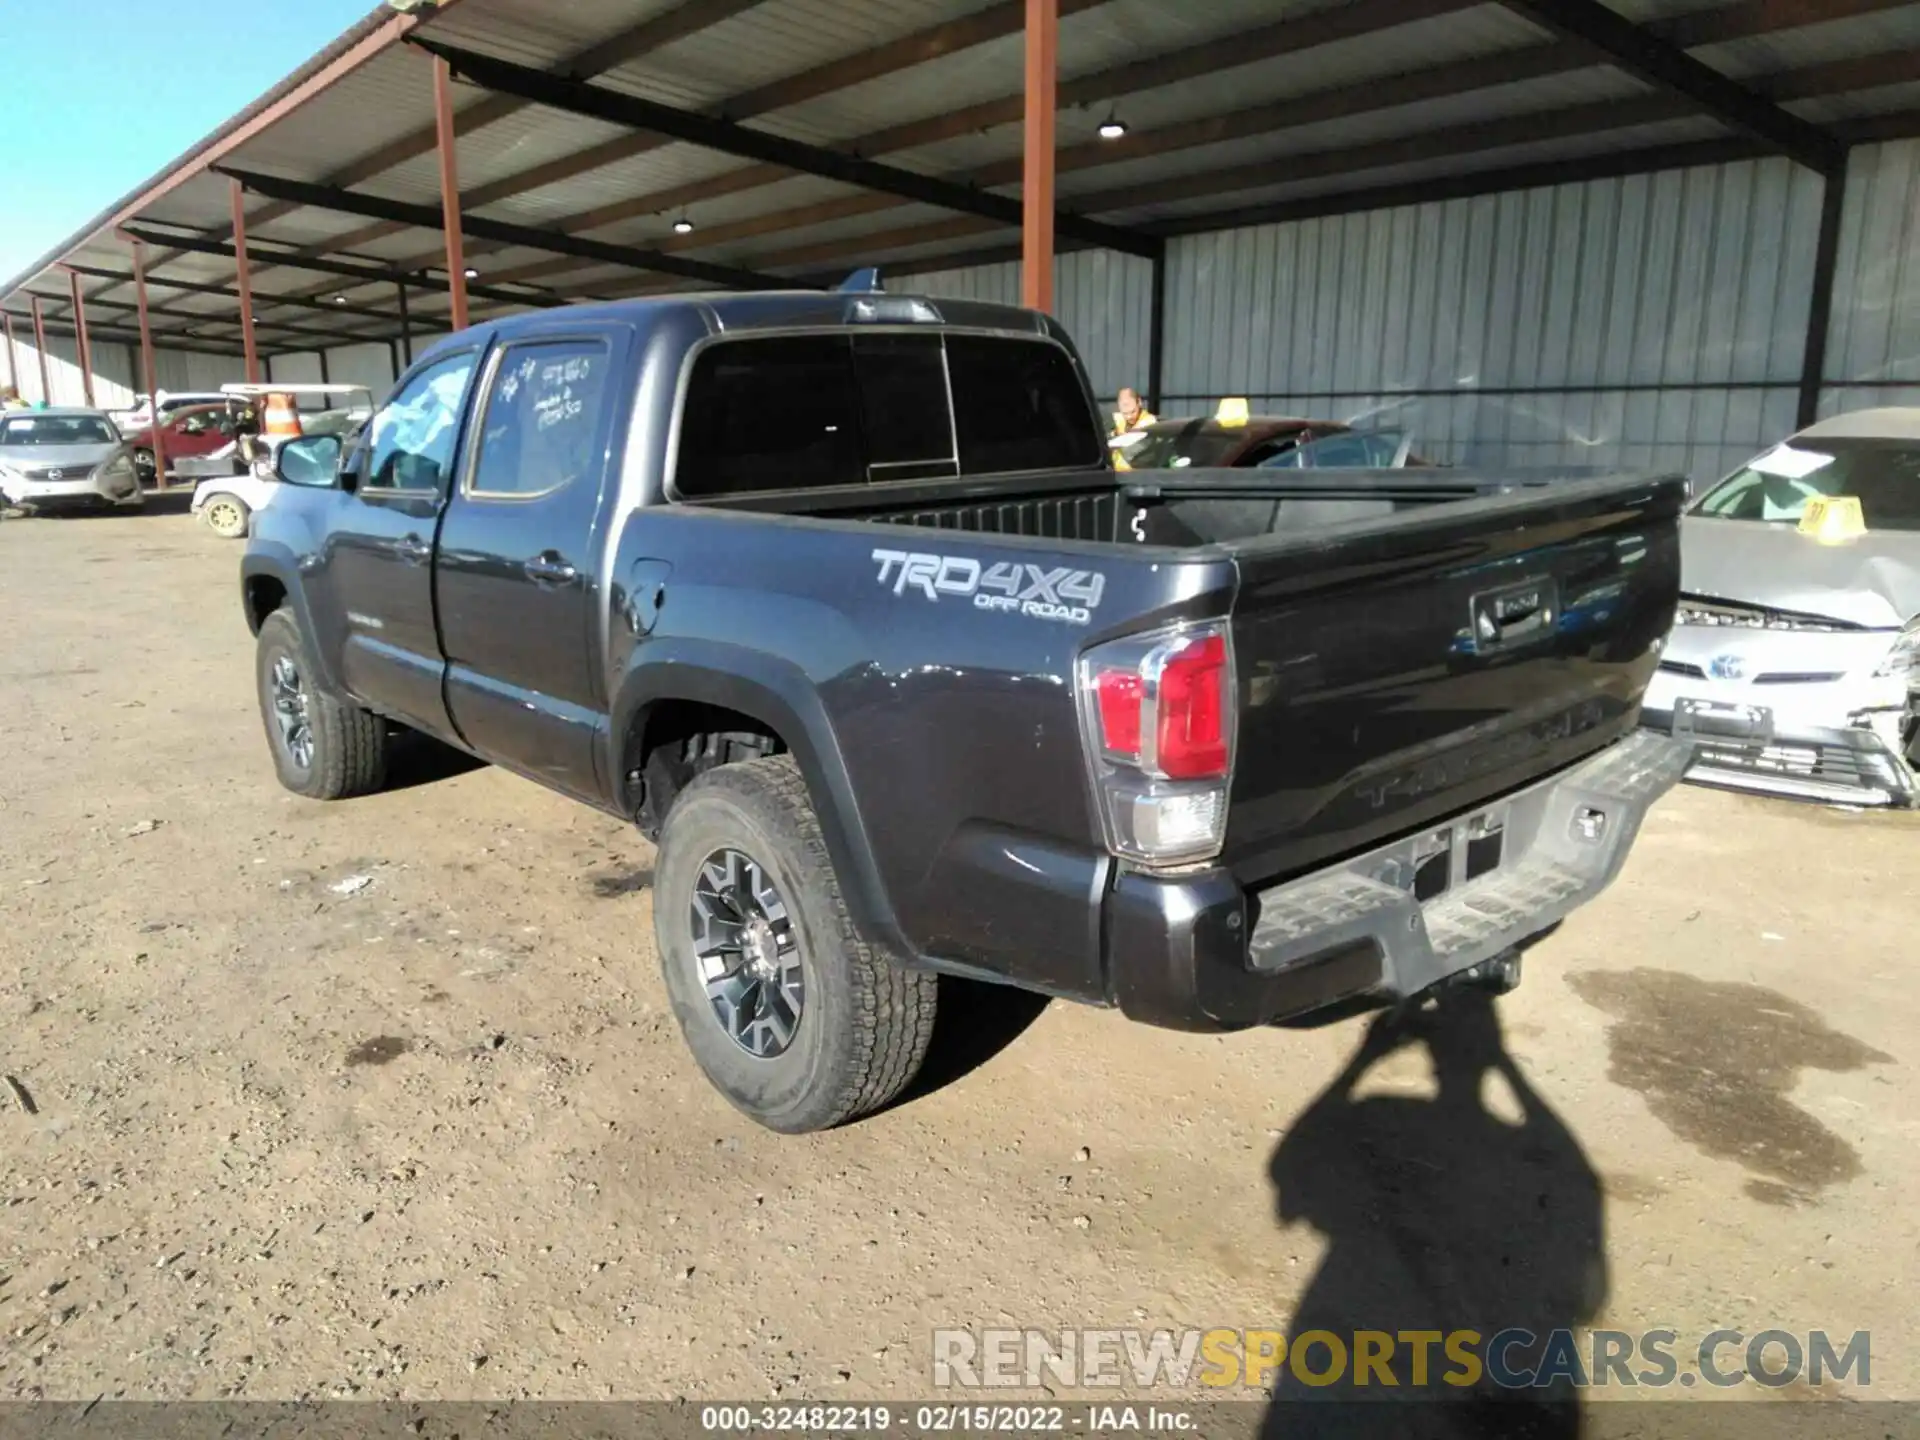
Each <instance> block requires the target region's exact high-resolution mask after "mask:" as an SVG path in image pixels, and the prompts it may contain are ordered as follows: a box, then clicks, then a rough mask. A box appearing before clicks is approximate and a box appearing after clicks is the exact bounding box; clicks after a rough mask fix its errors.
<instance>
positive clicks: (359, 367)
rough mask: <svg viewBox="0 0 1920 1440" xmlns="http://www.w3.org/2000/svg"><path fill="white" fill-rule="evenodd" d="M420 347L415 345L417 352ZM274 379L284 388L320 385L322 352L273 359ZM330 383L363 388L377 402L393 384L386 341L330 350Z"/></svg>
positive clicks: (328, 358) (390, 361)
mask: <svg viewBox="0 0 1920 1440" xmlns="http://www.w3.org/2000/svg"><path fill="white" fill-rule="evenodd" d="M420 348H421V346H420V343H419V342H418V341H416V342H415V344H414V351H415V353H416V354H417V353H419V350H420ZM273 378H274V379H275V380H278V381H280V382H281V383H282V384H285V385H318V384H320V383H322V381H321V377H320V352H319V351H317V350H303V351H298V352H294V353H290V354H285V355H276V356H274V357H273ZM326 378H327V380H329V381H331V382H332V383H333V384H335V385H364V386H366V387H367V388H368V389H369V390H371V391H373V393H374V397H375V398H376V399H378V398H381V397H383V396H385V395H386V393H387V390H388V389H389V388H390V387H391V386H392V384H393V379H394V376H393V359H392V356H391V354H390V353H389V352H388V350H387V344H386V342H385V341H384V340H382V341H380V342H378V343H377V344H369V345H340V346H335V347H333V348H331V349H329V350H328V351H327V375H326Z"/></svg>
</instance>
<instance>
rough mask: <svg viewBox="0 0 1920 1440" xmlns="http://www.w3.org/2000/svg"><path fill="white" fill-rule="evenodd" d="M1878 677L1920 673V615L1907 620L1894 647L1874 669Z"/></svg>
mask: <svg viewBox="0 0 1920 1440" xmlns="http://www.w3.org/2000/svg"><path fill="white" fill-rule="evenodd" d="M1873 673H1874V675H1875V676H1876V677H1881V676H1887V675H1912V674H1915V673H1920V615H1916V616H1915V617H1914V618H1913V619H1911V620H1909V621H1908V622H1907V628H1906V629H1904V630H1902V631H1901V632H1900V637H1899V639H1897V640H1895V641H1894V642H1893V648H1892V649H1891V650H1889V651H1887V655H1886V658H1885V659H1884V660H1882V661H1881V662H1880V663H1879V664H1878V665H1877V666H1875V667H1874V671H1873Z"/></svg>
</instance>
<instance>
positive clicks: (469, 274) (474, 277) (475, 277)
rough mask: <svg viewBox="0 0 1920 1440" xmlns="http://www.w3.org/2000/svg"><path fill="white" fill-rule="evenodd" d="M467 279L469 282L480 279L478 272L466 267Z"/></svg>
mask: <svg viewBox="0 0 1920 1440" xmlns="http://www.w3.org/2000/svg"><path fill="white" fill-rule="evenodd" d="M467 278H468V279H469V280H478V279H479V278H480V272H479V271H478V270H476V269H474V268H473V267H472V266H471V265H469V266H468V267H467Z"/></svg>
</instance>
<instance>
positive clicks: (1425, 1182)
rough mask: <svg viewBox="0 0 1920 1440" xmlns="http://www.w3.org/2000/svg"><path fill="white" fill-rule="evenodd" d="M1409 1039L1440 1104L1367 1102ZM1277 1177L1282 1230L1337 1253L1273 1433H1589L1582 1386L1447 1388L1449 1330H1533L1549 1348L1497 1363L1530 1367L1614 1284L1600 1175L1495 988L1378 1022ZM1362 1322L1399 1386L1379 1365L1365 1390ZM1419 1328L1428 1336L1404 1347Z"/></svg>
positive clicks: (1305, 1317)
mask: <svg viewBox="0 0 1920 1440" xmlns="http://www.w3.org/2000/svg"><path fill="white" fill-rule="evenodd" d="M1416 1045H1417V1046H1424V1047H1425V1049H1426V1051H1427V1053H1428V1055H1429V1056H1430V1057H1431V1059H1432V1065H1433V1078H1434V1086H1433V1090H1432V1093H1431V1094H1428V1095H1412V1094H1404V1093H1385V1094H1381V1093H1374V1094H1367V1095H1362V1094H1361V1093H1360V1091H1361V1088H1362V1082H1363V1081H1365V1080H1366V1079H1367V1078H1368V1076H1369V1073H1370V1072H1372V1071H1373V1070H1374V1069H1375V1068H1376V1067H1377V1066H1378V1065H1379V1064H1380V1063H1381V1062H1382V1061H1384V1060H1386V1059H1387V1058H1388V1057H1389V1056H1391V1055H1393V1054H1395V1053H1396V1052H1397V1051H1400V1050H1402V1049H1404V1048H1405V1047H1408V1046H1416ZM1501 1089H1504V1090H1505V1092H1506V1094H1505V1096H1504V1097H1499V1096H1498V1091H1499V1090H1501ZM1501 1098H1504V1103H1499V1101H1500V1100H1501ZM1490 1101H1494V1102H1495V1103H1496V1105H1497V1108H1498V1110H1499V1111H1501V1112H1503V1113H1496V1110H1495V1108H1494V1107H1493V1106H1490V1104H1489V1102H1490ZM1509 1117H1511V1118H1509ZM1268 1173H1269V1176H1270V1178H1271V1180H1272V1182H1273V1185H1274V1190H1275V1211H1276V1217H1277V1218H1278V1220H1279V1222H1280V1224H1281V1225H1282V1226H1288V1225H1292V1224H1295V1223H1299V1222H1305V1223H1306V1224H1308V1225H1311V1226H1312V1227H1313V1228H1314V1229H1316V1230H1318V1231H1320V1232H1321V1233H1322V1234H1323V1235H1324V1236H1325V1237H1326V1240H1327V1250H1326V1257H1325V1260H1324V1261H1323V1262H1322V1264H1321V1266H1320V1269H1319V1271H1318V1272H1317V1273H1316V1274H1315V1275H1314V1277H1313V1279H1312V1281H1311V1282H1310V1283H1309V1285H1308V1287H1307V1290H1306V1293H1305V1294H1304V1296H1303V1297H1302V1299H1301V1302H1300V1305H1299V1307H1298V1309H1297V1310H1296V1311H1295V1313H1294V1315H1293V1319H1292V1325H1291V1329H1290V1332H1289V1337H1288V1338H1289V1347H1288V1354H1289V1357H1290V1360H1291V1363H1290V1364H1288V1365H1287V1366H1284V1367H1282V1369H1281V1370H1280V1372H1279V1380H1278V1382H1277V1384H1276V1385H1275V1387H1274V1390H1273V1393H1272V1397H1271V1402H1270V1405H1269V1408H1268V1411H1267V1415H1266V1420H1265V1424H1264V1425H1263V1433H1264V1434H1265V1435H1267V1436H1280V1435H1288V1436H1322V1435H1339V1436H1374V1435H1378V1436H1383V1437H1384V1436H1405V1435H1414V1434H1418V1435H1420V1436H1423V1437H1435V1440H1439V1437H1455V1436H1458V1437H1467V1436H1489V1437H1491V1436H1502V1437H1505V1436H1538V1437H1569V1440H1570V1437H1575V1436H1578V1435H1579V1434H1580V1433H1581V1430H1582V1414H1581V1410H1580V1407H1579V1403H1578V1399H1577V1395H1576V1392H1575V1391H1574V1389H1573V1387H1572V1385H1571V1384H1570V1383H1555V1384H1550V1385H1547V1386H1545V1387H1544V1388H1538V1389H1527V1390H1501V1389H1500V1388H1498V1387H1496V1386H1495V1385H1493V1384H1492V1383H1490V1381H1489V1379H1488V1378H1487V1377H1486V1376H1485V1375H1484V1374H1482V1375H1481V1376H1480V1377H1479V1380H1478V1383H1477V1384H1471V1385H1464V1384H1461V1383H1459V1381H1458V1380H1456V1381H1455V1383H1451V1384H1449V1383H1447V1377H1448V1376H1450V1375H1451V1376H1455V1377H1460V1376H1463V1375H1464V1374H1465V1372H1466V1367H1465V1366H1463V1365H1462V1364H1460V1363H1458V1362H1456V1361H1455V1360H1454V1359H1453V1358H1451V1357H1450V1356H1449V1355H1448V1353H1447V1349H1446V1342H1445V1339H1444V1338H1443V1337H1447V1336H1451V1335H1452V1334H1453V1333H1454V1332H1456V1331H1461V1330H1472V1331H1476V1332H1478V1334H1479V1336H1480V1337H1481V1343H1480V1344H1479V1345H1475V1346H1473V1347H1472V1349H1473V1351H1474V1353H1476V1354H1479V1355H1482V1356H1484V1355H1485V1354H1486V1353H1487V1352H1488V1350H1489V1349H1491V1348H1492V1347H1491V1346H1488V1345H1487V1344H1486V1342H1487V1341H1490V1340H1492V1339H1493V1338H1494V1337H1495V1336H1497V1335H1500V1333H1501V1332H1502V1331H1510V1330H1525V1331H1528V1332H1530V1333H1531V1334H1532V1335H1533V1336H1536V1337H1540V1343H1536V1344H1528V1343H1525V1342H1518V1343H1513V1344H1511V1345H1510V1346H1507V1347H1505V1349H1504V1358H1505V1359H1506V1360H1507V1361H1508V1362H1509V1363H1510V1365H1511V1366H1512V1368H1513V1369H1515V1370H1530V1369H1531V1368H1532V1367H1533V1366H1534V1365H1536V1364H1537V1363H1538V1362H1539V1361H1540V1359H1541V1358H1542V1348H1541V1347H1542V1345H1543V1344H1544V1343H1545V1337H1547V1336H1549V1335H1550V1334H1552V1332H1554V1331H1556V1330H1562V1329H1564V1330H1571V1329H1572V1328H1573V1327H1574V1326H1576V1325H1580V1324H1582V1323H1586V1322H1590V1321H1591V1320H1592V1319H1593V1318H1594V1317H1595V1316H1596V1315H1597V1314H1598V1313H1599V1310H1600V1306H1601V1304H1602V1302H1603V1301H1604V1300H1605V1298H1606V1293H1607V1263H1606V1249H1605V1243H1604V1234H1603V1214H1602V1198H1601V1188H1600V1181H1599V1177H1598V1175H1597V1174H1596V1173H1595V1171H1594V1168H1593V1166H1592V1164H1591V1163H1590V1162H1589V1161H1588V1159H1587V1156H1586V1154H1585V1152H1584V1151H1583V1150H1582V1149H1581V1147H1580V1144H1579V1142H1578V1141H1577V1140H1576V1139H1575V1138H1574V1136H1573V1134H1572V1132H1571V1131H1570V1130H1568V1128H1567V1126H1566V1125H1565V1123H1564V1122H1563V1121H1562V1120H1561V1119H1560V1117H1559V1116H1558V1115H1557V1114H1555V1113H1554V1111H1553V1109H1552V1108H1551V1107H1550V1106H1549V1105H1547V1103H1546V1102H1545V1101H1544V1100H1543V1099H1542V1098H1541V1097H1540V1095H1539V1094H1538V1093H1537V1092H1536V1091H1535V1090H1534V1089H1533V1087H1532V1086H1531V1085H1530V1084H1529V1083H1528V1081H1527V1079H1526V1077H1525V1076H1524V1075H1522V1074H1521V1072H1520V1070H1519V1068H1518V1067H1517V1066H1516V1065H1515V1063H1514V1060H1513V1057H1512V1056H1511V1055H1510V1054H1509V1053H1508V1051H1507V1048H1506V1043H1505V1040H1504V1038H1503V1036H1502V1034H1501V1030H1500V1021H1499V1017H1498V1015H1497V1013H1496V1011H1495V1008H1494V1000H1493V997H1492V996H1491V995H1490V994H1488V993H1487V992H1485V991H1481V990H1474V989H1457V990H1452V991H1448V992H1444V993H1443V994H1442V995H1441V997H1440V998H1439V999H1438V1000H1435V1001H1430V1002H1428V1003H1427V1004H1426V1005H1424V1006H1421V1007H1417V1008H1404V1009H1396V1010H1390V1011H1385V1012H1383V1013H1381V1014H1380V1015H1378V1016H1376V1017H1375V1018H1374V1019H1373V1020H1372V1021H1371V1022H1370V1023H1369V1024H1368V1027H1367V1030H1366V1034H1365V1038H1364V1039H1363V1040H1362V1042H1361V1044H1360V1046H1359V1048H1358V1049H1357V1050H1356V1051H1355V1053H1354V1055H1353V1057H1352V1059H1351V1060H1350V1061H1349V1062H1348V1063H1347V1066H1346V1068H1345V1069H1343V1070H1342V1071H1341V1072H1340V1074H1339V1075H1338V1076H1337V1077H1335V1079H1334V1080H1333V1082H1332V1083H1331V1084H1330V1085H1328V1087H1327V1088H1326V1089H1325V1090H1324V1091H1323V1092H1322V1093H1321V1094H1320V1095H1319V1096H1318V1097H1317V1098H1316V1099H1315V1100H1314V1102H1313V1104H1312V1105H1311V1106H1309V1107H1308V1109H1307V1111H1306V1112H1305V1114H1304V1115H1303V1116H1302V1117H1301V1119H1300V1121H1299V1123H1298V1124H1296V1125H1295V1126H1294V1127H1293V1128H1292V1129H1291V1130H1289V1131H1288V1132H1287V1134H1286V1136H1285V1137H1284V1138H1283V1139H1282V1140H1281V1142H1280V1144H1279V1145H1278V1147H1277V1148H1276V1149H1275V1151H1274V1153H1273V1156H1272V1160H1271V1162H1270V1165H1269V1170H1268ZM1363 1331H1371V1332H1376V1333H1378V1334H1379V1335H1381V1336H1382V1339H1381V1340H1376V1341H1374V1342H1373V1344H1374V1346H1375V1347H1376V1352H1375V1353H1378V1347H1379V1346H1381V1345H1382V1344H1385V1343H1390V1344H1391V1346H1392V1349H1391V1352H1390V1360H1389V1370H1390V1373H1391V1375H1392V1376H1393V1379H1394V1380H1395V1381H1397V1386H1395V1387H1394V1388H1387V1387H1385V1386H1384V1385H1383V1384H1382V1381H1381V1374H1380V1372H1379V1371H1378V1370H1377V1369H1376V1370H1374V1371H1372V1372H1371V1373H1370V1374H1369V1375H1368V1377H1367V1379H1368V1383H1366V1384H1358V1383H1356V1380H1357V1378H1358V1377H1357V1376H1356V1366H1355V1363H1354V1362H1355V1359H1356V1358H1357V1357H1356V1353H1355V1352H1356V1348H1357V1346H1356V1338H1355V1337H1356V1332H1363ZM1313 1332H1323V1334H1321V1335H1315V1334H1314V1333H1313ZM1414 1332H1427V1333H1428V1334H1429V1335H1430V1336H1431V1341H1430V1342H1427V1341H1421V1340H1409V1339H1406V1338H1403V1337H1407V1336H1410V1335H1412V1334H1413V1333H1414ZM1329 1342H1333V1343H1332V1344H1330V1343H1329ZM1335 1344H1337V1346H1338V1347H1339V1348H1338V1349H1335V1348H1333V1345H1335ZM1416 1349H1425V1350H1426V1352H1427V1353H1426V1363H1425V1365H1424V1366H1423V1367H1419V1368H1416V1362H1415V1358H1414V1356H1415V1351H1416ZM1303 1352H1304V1353H1303ZM1336 1358H1337V1359H1340V1360H1341V1361H1342V1363H1341V1364H1340V1366H1339V1367H1338V1369H1337V1372H1336V1369H1335V1366H1334V1363H1333V1362H1334V1360H1335V1359H1336ZM1303 1360H1304V1362H1305V1363H1304V1370H1303V1367H1302V1361H1303ZM1542 1368H1543V1370H1546V1369H1550V1368H1552V1367H1542ZM1421 1369H1424V1371H1425V1373H1424V1376H1422V1374H1421ZM1303 1373H1304V1374H1305V1375H1306V1376H1308V1377H1309V1378H1308V1379H1307V1380H1303V1379H1302V1375H1303ZM1422 1379H1424V1382H1425V1383H1424V1384H1422V1383H1419V1382H1420V1381H1421V1380H1422Z"/></svg>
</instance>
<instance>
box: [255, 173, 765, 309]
mask: <svg viewBox="0 0 1920 1440" xmlns="http://www.w3.org/2000/svg"><path fill="white" fill-rule="evenodd" d="M221 173H222V174H224V175H227V176H230V177H232V178H233V179H235V180H238V181H239V182H240V183H241V184H242V185H244V186H245V187H246V188H247V189H249V190H251V191H253V192H255V193H256V194H260V195H265V196H268V197H269V198H271V199H275V200H286V201H291V202H292V203H294V204H296V205H306V206H310V207H312V208H314V209H316V210H333V211H337V212H339V213H340V214H343V215H364V216H366V217H367V218H368V219H370V220H392V221H394V222H396V223H398V224H401V225H414V226H418V227H419V228H420V229H422V230H437V229H439V228H440V225H441V221H442V218H443V217H442V215H441V213H440V211H439V210H438V209H437V208H436V207H434V206H432V205H415V204H412V203H410V202H408V201H405V200H388V199H385V198H383V197H381V196H379V195H368V194H365V193H364V192H362V191H357V190H341V189H338V188H336V187H335V186H332V185H313V184H309V183H307V182H306V181H304V180H286V179H282V178H281V177H280V176H278V175H262V174H259V173H257V172H255V171H252V170H227V169H223V170H222V171H221ZM460 221H461V228H462V229H463V230H464V231H465V232H466V233H468V234H471V235H478V236H483V237H485V238H486V239H489V240H498V241H500V242H501V243H503V244H506V245H523V246H526V247H528V248H529V249H534V250H551V251H552V252H553V253H554V254H556V255H578V256H581V257H582V258H585V259H592V260H604V261H606V262H607V263H608V264H610V265H627V266H631V267H632V268H633V269H635V270H657V271H659V272H660V273H661V274H663V275H678V276H680V277H681V278H682V279H686V280H699V281H702V282H703V283H705V284H709V285H717V286H720V287H721V288H723V289H727V290H777V289H782V288H786V287H787V285H788V282H787V281H785V280H782V279H780V278H779V277H777V276H774V275H765V274H762V273H761V272H759V271H757V270H744V269H741V268H740V267H739V266H735V265H715V264H712V263H711V262H709V261H705V260H689V259H687V258H686V257H684V256H680V255H667V254H663V253H662V252H661V251H658V250H643V249H641V248H639V247H637V246H632V245H610V244H607V243H606V242H604V241H600V240H582V239H579V238H577V237H575V236H572V235H562V234H559V233H558V232H556V231H552V230H542V229H539V228H538V227H536V226H532V225H511V224H508V223H507V222H506V221H504V220H487V219H483V218H481V217H480V216H477V215H467V214H464V213H463V214H462V215H461V217H460Z"/></svg>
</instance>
